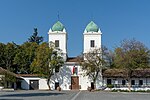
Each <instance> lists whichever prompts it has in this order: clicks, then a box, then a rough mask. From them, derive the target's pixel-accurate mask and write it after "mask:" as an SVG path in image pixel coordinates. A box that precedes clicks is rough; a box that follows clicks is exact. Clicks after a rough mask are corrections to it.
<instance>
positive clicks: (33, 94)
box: [0, 90, 150, 100]
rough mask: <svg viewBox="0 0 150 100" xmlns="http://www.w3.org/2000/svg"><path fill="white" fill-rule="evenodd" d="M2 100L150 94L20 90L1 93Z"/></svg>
mask: <svg viewBox="0 0 150 100" xmlns="http://www.w3.org/2000/svg"><path fill="white" fill-rule="evenodd" d="M0 100H150V93H138V92H136V93H127V92H100V91H96V92H88V91H60V92H59V91H29V90H28V91H24V90H20V91H14V92H1V91H0Z"/></svg>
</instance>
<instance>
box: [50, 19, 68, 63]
mask: <svg viewBox="0 0 150 100" xmlns="http://www.w3.org/2000/svg"><path fill="white" fill-rule="evenodd" d="M48 34H49V43H50V42H53V43H54V45H55V47H56V48H59V49H60V50H61V51H62V53H63V54H62V55H63V58H64V60H65V61H66V59H67V32H66V30H65V27H64V25H63V24H62V23H61V22H60V21H57V22H56V23H55V24H54V25H53V26H52V28H50V30H49V32H48Z"/></svg>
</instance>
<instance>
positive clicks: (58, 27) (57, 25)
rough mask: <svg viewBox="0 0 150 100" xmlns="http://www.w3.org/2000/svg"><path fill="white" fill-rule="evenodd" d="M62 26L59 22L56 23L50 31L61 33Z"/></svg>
mask: <svg viewBox="0 0 150 100" xmlns="http://www.w3.org/2000/svg"><path fill="white" fill-rule="evenodd" d="M64 28H65V27H64V25H63V24H62V23H61V22H60V21H57V22H56V23H55V24H54V25H53V27H52V31H63V29H64Z"/></svg>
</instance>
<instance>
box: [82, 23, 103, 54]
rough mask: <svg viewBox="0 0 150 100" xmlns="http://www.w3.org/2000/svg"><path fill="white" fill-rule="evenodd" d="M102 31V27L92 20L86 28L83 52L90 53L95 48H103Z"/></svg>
mask: <svg viewBox="0 0 150 100" xmlns="http://www.w3.org/2000/svg"><path fill="white" fill-rule="evenodd" d="M101 35H102V33H101V31H100V28H99V27H98V26H97V25H96V24H95V23H94V22H93V21H91V22H90V23H89V24H88V25H87V26H86V28H85V30H84V33H83V37H84V44H83V45H84V47H83V54H85V53H88V52H89V51H90V50H93V49H95V48H101Z"/></svg>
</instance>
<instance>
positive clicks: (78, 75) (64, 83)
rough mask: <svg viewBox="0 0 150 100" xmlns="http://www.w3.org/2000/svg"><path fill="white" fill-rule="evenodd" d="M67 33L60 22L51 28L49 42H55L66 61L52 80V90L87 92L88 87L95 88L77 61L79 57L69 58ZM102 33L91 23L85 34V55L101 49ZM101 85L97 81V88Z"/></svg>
mask: <svg viewBox="0 0 150 100" xmlns="http://www.w3.org/2000/svg"><path fill="white" fill-rule="evenodd" d="M67 34H68V33H67V32H66V29H65V27H64V25H63V24H62V23H61V22H60V21H58V22H56V23H55V24H54V25H53V26H52V28H50V30H49V32H48V35H49V42H53V43H54V44H55V47H58V48H59V49H61V50H62V53H63V58H64V60H65V64H64V66H62V67H61V68H60V70H59V72H55V74H54V75H53V76H52V78H51V82H50V85H51V89H53V90H54V89H56V88H57V86H60V87H61V89H62V90H72V89H78V90H87V88H88V87H92V88H94V84H93V82H92V80H90V79H89V77H88V76H85V72H84V71H83V70H82V68H81V66H80V65H79V63H78V61H77V57H71V58H70V57H68V56H67ZM101 35H102V33H101V31H100V28H99V27H98V26H97V25H96V24H95V23H94V22H93V21H91V22H90V23H89V24H88V25H87V26H86V28H85V30H84V32H83V37H84V40H83V43H84V44H83V54H84V53H88V52H89V51H90V50H92V49H94V48H101ZM100 86H101V83H100V82H99V81H98V80H97V82H96V87H95V88H99V87H100Z"/></svg>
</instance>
